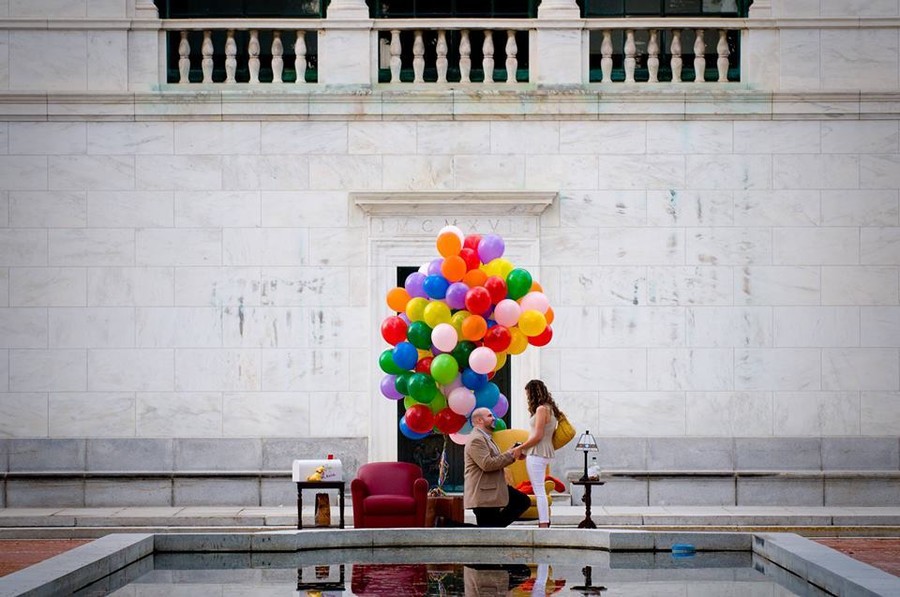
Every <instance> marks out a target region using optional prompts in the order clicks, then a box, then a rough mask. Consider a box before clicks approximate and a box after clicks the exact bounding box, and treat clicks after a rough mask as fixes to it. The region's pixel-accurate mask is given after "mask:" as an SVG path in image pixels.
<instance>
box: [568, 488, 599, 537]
mask: <svg viewBox="0 0 900 597" xmlns="http://www.w3.org/2000/svg"><path fill="white" fill-rule="evenodd" d="M605 484H606V481H591V480H588V481H572V485H582V486H584V498H583V501H584V520H582V521H581V522H579V523H578V528H579V529H596V528H597V525H596V524H594V521H593V520H591V488H592V487H594V486H595V485H605Z"/></svg>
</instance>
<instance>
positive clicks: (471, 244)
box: [463, 234, 481, 255]
mask: <svg viewBox="0 0 900 597" xmlns="http://www.w3.org/2000/svg"><path fill="white" fill-rule="evenodd" d="M480 242H481V235H480V234H470V235H468V236H467V237H466V238H465V240H464V241H463V247H464V248H466V249H472V250H473V251H475V254H476V255H477V254H478V243H480Z"/></svg>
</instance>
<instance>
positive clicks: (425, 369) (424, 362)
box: [416, 357, 434, 375]
mask: <svg viewBox="0 0 900 597" xmlns="http://www.w3.org/2000/svg"><path fill="white" fill-rule="evenodd" d="M433 360H434V357H422V358H421V359H419V362H418V363H416V373H425V374H428V375H431V361H433Z"/></svg>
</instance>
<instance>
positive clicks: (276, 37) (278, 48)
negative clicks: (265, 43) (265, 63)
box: [272, 31, 284, 83]
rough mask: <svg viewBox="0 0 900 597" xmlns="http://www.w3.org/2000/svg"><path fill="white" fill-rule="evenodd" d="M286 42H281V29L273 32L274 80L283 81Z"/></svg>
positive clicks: (276, 81)
mask: <svg viewBox="0 0 900 597" xmlns="http://www.w3.org/2000/svg"><path fill="white" fill-rule="evenodd" d="M282 56H284V44H282V43H281V31H273V32H272V82H273V83H281V75H282V73H283V72H284V58H282Z"/></svg>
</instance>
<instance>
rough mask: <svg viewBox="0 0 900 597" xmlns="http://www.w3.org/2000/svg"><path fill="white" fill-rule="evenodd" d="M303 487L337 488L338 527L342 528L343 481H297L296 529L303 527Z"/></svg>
mask: <svg viewBox="0 0 900 597" xmlns="http://www.w3.org/2000/svg"><path fill="white" fill-rule="evenodd" d="M304 489H337V490H338V501H339V502H340V510H341V524H340V527H339V528H344V481H297V529H302V528H303V490H304Z"/></svg>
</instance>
